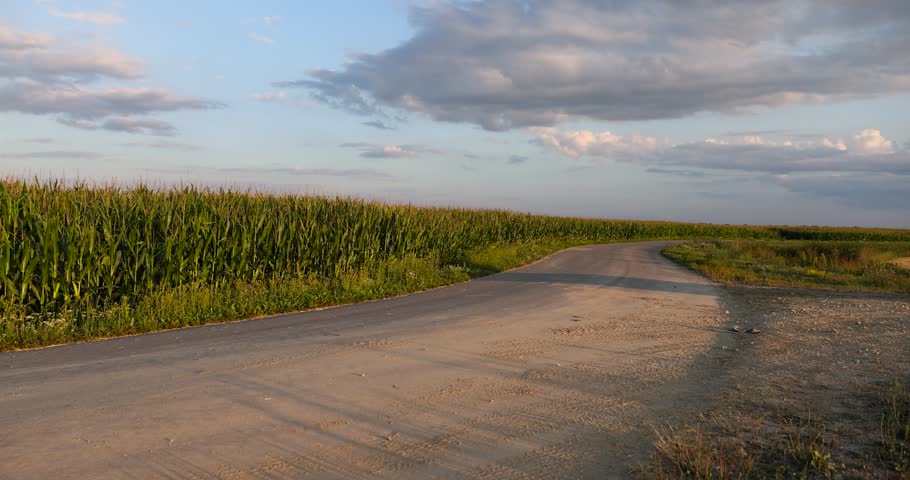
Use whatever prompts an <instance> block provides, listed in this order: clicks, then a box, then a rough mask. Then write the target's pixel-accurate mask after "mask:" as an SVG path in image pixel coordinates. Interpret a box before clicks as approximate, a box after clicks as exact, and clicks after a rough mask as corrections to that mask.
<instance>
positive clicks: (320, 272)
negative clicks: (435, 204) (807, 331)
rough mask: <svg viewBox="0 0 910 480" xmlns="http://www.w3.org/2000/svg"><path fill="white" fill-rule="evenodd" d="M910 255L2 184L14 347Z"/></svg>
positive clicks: (326, 203) (254, 200) (192, 193)
mask: <svg viewBox="0 0 910 480" xmlns="http://www.w3.org/2000/svg"><path fill="white" fill-rule="evenodd" d="M656 239H765V240H778V241H785V242H789V241H791V240H813V241H819V242H824V241H833V240H837V241H864V242H866V241H876V242H882V241H889V242H907V241H910V231H907V230H890V229H864V228H826V227H778V226H744V225H713V224H694V223H673V222H653V221H632V220H599V219H582V218H562V217H548V216H538V215H529V214H522V213H515V212H508V211H495V210H467V209H454V208H421V207H414V206H410V205H389V204H382V203H377V202H369V201H363V200H357V199H349V198H325V197H312V196H276V195H268V194H260V193H251V192H235V191H213V190H205V189H197V188H193V187H184V188H180V189H172V190H167V189H164V190H162V189H153V188H148V187H143V186H139V187H133V188H119V187H111V186H108V187H94V186H89V185H78V184H76V185H72V184H65V183H61V182H56V183H55V182H49V183H35V182H25V181H20V180H13V179H7V180H3V181H0V271H2V272H3V274H4V275H3V281H2V283H0V349H2V350H10V349H18V348H28V347H37V346H42V345H51V344H57V343H65V342H72V341H80V340H87V339H93V338H104V337H111V336H118V335H127V334H135V333H143V332H151V331H156V330H161V329H168V328H177V327H182V326H191V325H202V324H206V323H212V322H222V321H230V320H237V319H243V318H250V317H255V316H261V315H269V314H276V313H282V312H290V311H297V310H304V309H309V308H314V307H321V306H327V305H336V304H342V303H350V302H357V301H363V300H371V299H377V298H384V297H389V296H393V295H399V294H403V293H408V292H413V291H418V290H423V289H427V288H432V287H437V286H442V285H447V284H451V283H455V282H460V281H464V280H467V279H469V278H471V277H474V276H479V275H484V274H489V273H495V272H498V271H502V270H505V269H509V268H513V267H516V266H519V265H522V264H525V263H528V262H530V261H533V260H535V259H538V258H540V257H542V256H545V255H547V254H549V253H552V252H554V251H557V250H560V249H562V248H565V247H568V246H572V245H580V244H593V243H610V242H620V241H636V240H656Z"/></svg>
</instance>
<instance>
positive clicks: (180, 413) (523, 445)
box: [0, 242, 723, 480]
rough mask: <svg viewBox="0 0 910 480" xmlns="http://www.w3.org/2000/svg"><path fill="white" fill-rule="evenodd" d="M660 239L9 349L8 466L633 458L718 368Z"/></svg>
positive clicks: (130, 472) (536, 463) (359, 473)
mask: <svg viewBox="0 0 910 480" xmlns="http://www.w3.org/2000/svg"><path fill="white" fill-rule="evenodd" d="M664 245H666V243H659V242H645V243H626V244H611V245H601V246H590V247H578V248H573V249H569V250H566V251H563V252H560V253H558V254H556V255H553V256H551V257H548V258H546V259H544V260H542V261H540V262H538V263H535V264H532V265H530V266H527V267H524V268H521V269H518V270H514V271H510V272H505V273H501V274H498V275H493V276H490V277H485V278H482V279H478V280H474V281H471V282H467V283H464V284H459V285H454V286H451V287H446V288H441V289H436V290H431V291H428V292H423V293H418V294H413V295H408V296H404V297H398V298H394V299H389V300H382V301H375V302H368V303H363V304H357V305H349V306H343V307H337V308H331V309H325V310H319V311H312V312H305V313H297V314H289V315H282V316H277V317H271V318H266V319H258V320H251V321H245V322H236V323H230V324H221V325H211V326H205V327H198V328H188V329H181V330H173V331H168V332H161V333H156V334H148V335H141V336H134V337H126V338H118V339H112V340H106V341H99V342H93V343H84V344H76V345H66V346H59V347H52V348H47V349H40V350H29V351H20V352H9V353H2V354H0V428H2V434H0V479H51V478H53V479H60V480H64V479H71V478H72V479H76V478H80V479H81V478H91V479H106V478H112V479H113V478H118V479H119V478H174V479H176V478H181V479H182V478H238V479H239V478H374V477H377V478H609V477H617V478H619V477H625V476H627V475H628V465H629V464H633V463H634V462H636V461H641V460H643V459H646V458H647V454H648V449H649V446H650V437H649V434H650V425H651V424H654V423H655V422H657V423H659V422H660V421H662V420H664V419H666V418H669V416H671V415H672V414H673V413H672V412H674V411H678V410H679V409H680V408H683V407H686V406H692V405H694V404H695V403H697V402H698V401H699V400H698V399H699V398H701V396H702V395H700V393H699V392H702V391H703V390H704V389H705V388H706V385H710V384H711V382H712V368H713V367H712V366H711V365H712V364H711V363H710V362H709V361H707V360H704V359H705V358H707V357H706V356H705V352H708V351H711V350H712V348H713V347H714V346H716V344H717V342H718V332H719V330H720V326H721V325H722V324H723V318H722V314H720V313H719V312H720V310H719V306H718V305H719V304H718V298H719V295H720V292H719V290H718V289H717V288H716V287H715V286H713V285H712V284H711V283H710V282H708V281H706V280H704V279H703V278H701V277H699V276H697V275H694V274H692V273H690V272H688V271H686V270H684V269H682V268H680V267H678V266H676V265H674V264H672V263H670V262H669V261H667V260H666V259H664V258H663V257H662V256H661V255H660V253H659V251H660V248H662V246H664ZM706 362H707V363H706ZM693 402H694V403H693Z"/></svg>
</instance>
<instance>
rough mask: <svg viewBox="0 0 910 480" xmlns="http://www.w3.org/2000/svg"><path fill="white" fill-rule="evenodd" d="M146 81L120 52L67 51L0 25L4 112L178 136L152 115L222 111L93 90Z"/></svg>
mask: <svg viewBox="0 0 910 480" xmlns="http://www.w3.org/2000/svg"><path fill="white" fill-rule="evenodd" d="M144 75H145V73H144V71H143V64H142V62H141V61H140V60H138V59H135V58H133V57H130V56H128V55H126V54H124V53H122V52H120V51H118V50H115V49H110V48H103V47H95V48H72V47H67V46H65V45H64V44H63V43H62V42H59V41H58V40H57V39H55V38H54V37H52V36H50V35H45V34H41V33H32V32H25V31H21V30H18V29H15V28H13V27H10V26H8V25H6V24H3V23H0V112H18V113H25V114H34V115H55V116H56V117H57V121H58V122H59V123H61V124H64V125H68V126H72V127H76V128H82V129H87V130H99V129H102V130H110V131H118V132H127V133H141V134H152V135H174V134H176V132H177V129H176V127H174V126H173V125H171V124H169V123H167V122H165V121H163V120H159V119H155V118H153V117H149V115H152V114H155V113H160V112H173V111H178V110H205V109H212V108H219V107H221V106H222V105H221V104H219V103H217V102H213V101H210V100H205V99H201V98H192V97H180V96H177V95H175V94H173V93H172V92H170V91H168V90H166V89H163V88H154V87H120V86H116V87H105V88H92V87H90V86H89V85H90V84H92V83H95V82H100V81H104V80H115V81H131V80H137V79H141V78H143V77H144Z"/></svg>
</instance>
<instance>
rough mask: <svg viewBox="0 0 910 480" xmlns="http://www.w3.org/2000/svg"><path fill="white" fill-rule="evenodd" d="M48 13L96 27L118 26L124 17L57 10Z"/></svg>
mask: <svg viewBox="0 0 910 480" xmlns="http://www.w3.org/2000/svg"><path fill="white" fill-rule="evenodd" d="M47 11H48V13H50V14H51V15H53V16H55V17H61V18H68V19H70V20H75V21H77V22H83V23H93V24H95V25H117V24H120V23H123V22H124V20H123V17H121V16H120V15H117V14H114V13H106V12H62V11H60V10H57V9H56V8H53V7H51V8H48V9H47Z"/></svg>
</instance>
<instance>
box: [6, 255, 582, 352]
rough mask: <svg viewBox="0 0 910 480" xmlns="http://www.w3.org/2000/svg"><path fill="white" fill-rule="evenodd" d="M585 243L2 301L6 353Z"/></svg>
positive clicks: (435, 278)
mask: <svg viewBox="0 0 910 480" xmlns="http://www.w3.org/2000/svg"><path fill="white" fill-rule="evenodd" d="M583 243H585V242H581V241H555V240H554V241H536V242H518V243H512V244H507V245H495V246H492V247H489V248H484V249H480V250H476V251H473V252H470V253H468V254H467V255H465V257H464V258H462V259H461V260H460V261H458V262H456V263H455V264H450V265H441V266H440V262H439V261H438V260H437V259H435V258H418V257H415V256H407V257H405V258H392V259H388V260H385V261H382V262H378V263H374V264H373V265H370V266H368V267H365V268H361V269H359V270H356V271H353V272H349V273H345V274H342V275H340V276H338V277H333V278H319V277H315V276H313V277H296V276H287V275H285V276H276V277H273V278H271V279H268V280H264V281H254V282H242V281H235V282H231V283H223V284H221V285H217V286H213V285H206V284H202V283H192V284H187V285H182V286H179V287H173V288H163V289H159V290H157V291H155V292H153V293H151V294H149V295H146V296H144V297H142V298H141V299H140V300H139V301H138V302H135V303H130V302H127V301H123V302H121V303H119V304H117V305H114V306H112V307H110V308H107V309H104V310H88V311H84V312H80V313H78V314H77V313H75V312H72V311H63V312H61V313H57V314H53V315H48V316H42V315H39V314H31V315H23V314H22V312H21V311H20V310H19V309H18V307H16V306H15V305H14V304H7V305H4V306H0V308H2V310H0V350H15V349H22V348H33V347H41V346H48V345H55V344H60V343H70V342H78V341H86V340H93V339H101V338H108V337H116V336H123V335H132V334H139V333H148V332H155V331H160V330H167V329H173V328H180V327H188V326H198V325H205V324H210V323H219V322H228V321H233V320H240V319H246V318H254V317H259V316H264V315H274V314H280V313H285V312H294V311H301V310H308V309H313V308H319V307H327V306H333V305H343V304H347V303H354V302H363V301H368V300H376V299H381V298H388V297H392V296H396V295H403V294H406V293H412V292H417V291H421V290H426V289H431V288H435V287H441V286H445V285H450V284H453V283H458V282H463V281H466V280H469V279H470V278H474V277H479V276H484V275H490V274H493V273H497V272H501V271H504V270H508V269H511V268H515V267H518V266H521V265H524V264H527V263H530V262H532V261H534V260H537V259H540V258H542V257H544V256H546V255H549V254H551V253H553V252H556V251H559V250H562V249H564V248H567V247H570V246H574V245H580V244H583Z"/></svg>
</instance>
